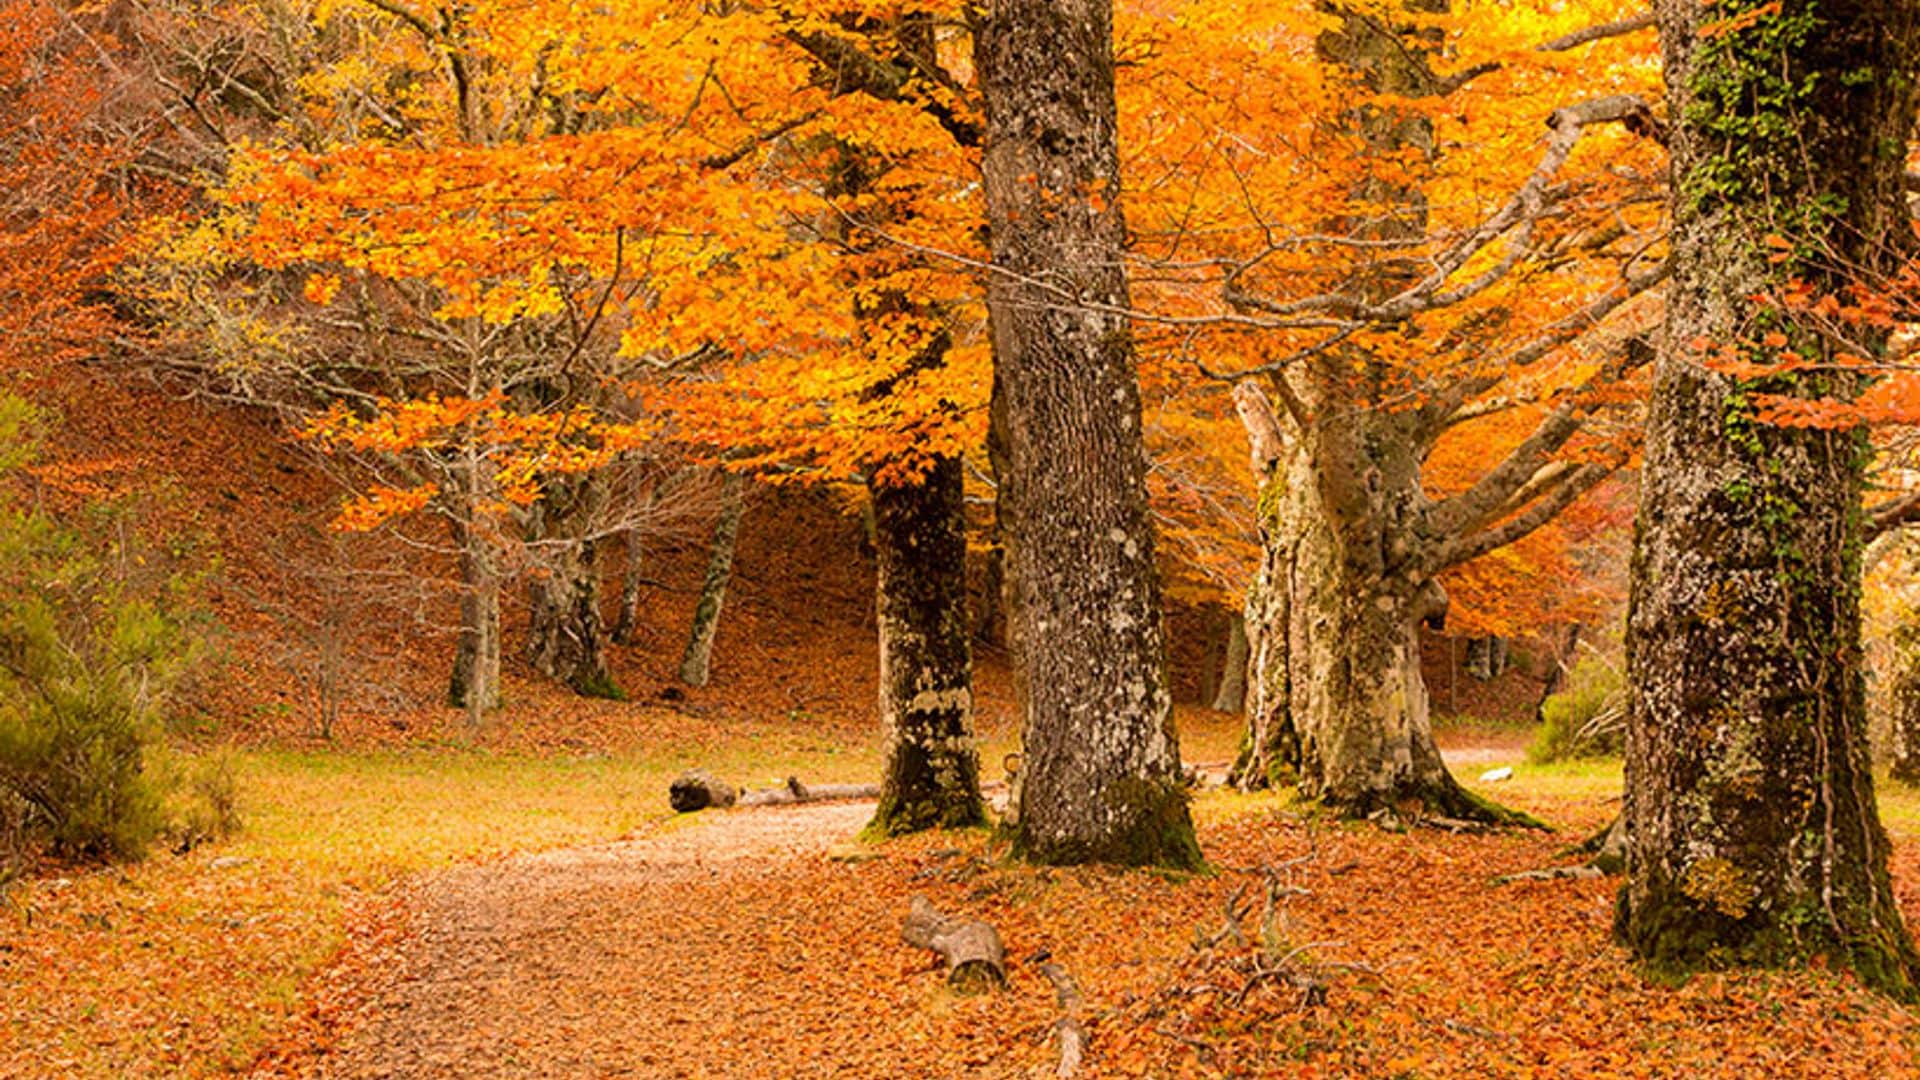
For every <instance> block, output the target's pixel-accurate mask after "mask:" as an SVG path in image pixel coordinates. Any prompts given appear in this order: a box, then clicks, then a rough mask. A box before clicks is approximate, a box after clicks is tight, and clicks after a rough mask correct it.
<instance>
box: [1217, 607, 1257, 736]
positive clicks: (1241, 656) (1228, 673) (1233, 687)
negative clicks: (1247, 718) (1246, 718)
mask: <svg viewBox="0 0 1920 1080" xmlns="http://www.w3.org/2000/svg"><path fill="white" fill-rule="evenodd" d="M1248 652H1249V648H1248V645H1247V617H1246V615H1245V614H1244V613H1242V612H1238V611H1236V612H1233V613H1232V614H1230V615H1229V616H1228V617H1227V654H1226V656H1224V657H1222V658H1221V661H1220V688H1219V689H1218V690H1217V691H1215V692H1214V695H1213V708H1214V711H1215V712H1231V713H1237V712H1239V711H1240V710H1242V709H1244V708H1246V707H1247V656H1248Z"/></svg>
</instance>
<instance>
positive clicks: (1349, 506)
mask: <svg viewBox="0 0 1920 1080" xmlns="http://www.w3.org/2000/svg"><path fill="white" fill-rule="evenodd" d="M1235 398H1236V404H1237V405H1238V407H1239V410H1240V414H1241V419H1242V421H1243V423H1245V424H1246V426H1247V430H1248V436H1249V440H1250V442H1251V443H1252V445H1253V447H1254V465H1255V468H1256V469H1258V470H1260V474H1261V476H1262V477H1263V480H1262V483H1261V488H1260V502H1259V507H1260V536H1261V547H1262V561H1261V568H1260V572H1259V576H1258V578H1257V579H1256V582H1255V587H1254V594H1253V597H1252V599H1251V600H1250V602H1249V604H1248V612H1249V617H1250V619H1251V620H1252V625H1250V626H1249V628H1248V631H1249V635H1250V636H1251V638H1252V639H1253V655H1254V661H1253V675H1252V678H1253V686H1252V701H1251V704H1250V706H1249V708H1248V714H1247V722H1248V729H1247V730H1248V734H1247V738H1246V740H1245V742H1244V744H1243V752H1242V757H1241V760H1240V762H1238V763H1237V764H1236V767H1235V770H1234V775H1233V781H1234V783H1236V784H1237V785H1238V786H1240V787H1242V788H1244V789H1254V788H1261V787H1267V786H1271V785H1275V784H1278V783H1281V782H1283V781H1284V780H1286V779H1293V780H1295V781H1297V783H1298V784H1299V787H1300V791H1301V793H1302V794H1304V795H1306V796H1307V797H1309V798H1312V799H1316V800H1319V801H1321V802H1323V803H1325V804H1326V805H1328V806H1330V807H1332V808H1334V809H1336V810H1338V811H1340V812H1341V813H1344V814H1350V815H1355V816H1367V815H1370V814H1373V813H1376V812H1385V813H1390V814H1392V815H1395V816H1396V817H1408V816H1411V817H1419V816H1422V815H1437V816H1440V817H1447V818H1458V819H1463V820H1472V821H1489V822H1510V823H1512V822H1524V821H1526V820H1528V819H1525V818H1524V817H1523V816H1522V815H1517V814H1513V813H1511V812H1508V811H1505V810H1502V809H1501V808H1499V807H1496V806H1493V805H1492V804H1490V803H1487V802H1486V801H1485V800H1482V799H1480V798H1478V797H1476V796H1474V795H1472V794H1470V793H1469V792H1467V791H1466V790H1465V789H1463V788H1461V787H1460V785H1459V784H1458V783H1456V782H1455V781H1454V779H1453V777H1452V775H1451V774H1449V773H1448V772H1447V769H1446V765H1445V763H1444V762H1442V761H1441V758H1440V751H1439V748H1438V746H1437V745H1436V744H1435V743H1434V741H1433V728H1432V723H1431V720H1430V717H1429V715H1428V702H1427V689H1426V683H1425V680H1424V679H1423V678H1422V676H1421V673H1420V637H1419V628H1420V624H1421V623H1422V622H1426V623H1428V624H1431V625H1438V624H1439V623H1441V622H1442V621H1443V620H1444V619H1445V616H1446V594H1445V592H1443V591H1442V590H1441V589H1440V586H1439V585H1438V583H1436V582H1435V581H1434V580H1433V579H1432V577H1431V575H1430V573H1429V571H1428V570H1427V564H1426V563H1425V562H1424V560H1423V559H1422V555H1423V550H1422V547H1421V539H1420V537H1419V536H1418V535H1417V533H1416V532H1415V530H1414V529H1412V528H1411V527H1410V526H1409V524H1408V523H1409V522H1410V521H1414V520H1417V516H1418V512H1419V510H1420V509H1422V508H1423V507H1424V506H1425V505H1426V497H1425V495H1424V494H1423V493H1422V492H1421V491H1420V489H1419V486H1418V485H1419V461H1418V460H1417V457H1416V448H1417V446H1418V445H1419V443H1418V441H1417V440H1415V439H1413V438H1411V437H1409V436H1408V435H1407V434H1406V433H1405V432H1402V431H1398V430H1395V429H1394V428H1395V425H1399V424H1401V423H1404V422H1405V421H1404V420H1403V419H1402V418H1401V417H1399V416H1397V415H1394V414H1381V415H1375V414H1371V413H1366V412H1358V413H1354V414H1352V415H1351V416H1349V417H1348V418H1346V419H1345V420H1344V421H1343V422H1344V423H1347V424H1352V425H1364V424H1372V425H1375V426H1377V427H1378V428H1380V429H1381V430H1366V431H1360V432H1358V433H1355V432H1348V431H1344V430H1342V429H1341V428H1340V427H1338V426H1337V425H1336V424H1335V423H1333V422H1331V421H1329V422H1327V423H1326V424H1324V425H1316V427H1315V428H1314V429H1313V430H1310V431H1308V432H1307V433H1306V438H1305V439H1302V438H1300V437H1298V433H1297V432H1296V431H1295V430H1294V429H1293V428H1292V426H1291V425H1290V424H1286V423H1283V421H1281V420H1280V418H1278V417H1277V416H1276V415H1275V414H1274V412H1273V410H1272V408H1271V406H1270V405H1268V403H1267V402H1266V399H1265V398H1264V396H1262V395H1261V394H1260V393H1259V392H1258V391H1257V390H1255V389H1254V388H1253V387H1252V386H1250V385H1243V386H1242V387H1239V388H1237V389H1236V390H1235ZM1361 476H1365V477H1367V478H1368V479H1367V482H1366V483H1365V484H1351V483H1346V481H1348V480H1351V479H1352V478H1358V477H1361ZM1329 490H1333V491H1335V492H1336V493H1338V495H1339V498H1338V500H1330V499H1329V498H1328V497H1327V496H1326V492H1327V491H1329Z"/></svg>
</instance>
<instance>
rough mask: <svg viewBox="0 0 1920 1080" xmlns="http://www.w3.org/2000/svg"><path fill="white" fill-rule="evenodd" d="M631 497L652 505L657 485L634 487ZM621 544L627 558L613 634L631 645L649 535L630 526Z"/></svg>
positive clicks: (636, 629) (619, 642)
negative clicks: (645, 487) (642, 489)
mask: <svg viewBox="0 0 1920 1080" xmlns="http://www.w3.org/2000/svg"><path fill="white" fill-rule="evenodd" d="M662 482H663V483H664V481H662ZM634 486H635V487H637V486H638V485H637V484H636V485H634ZM629 497H630V498H632V499H634V500H635V501H637V502H639V503H640V504H641V506H642V507H646V506H650V505H652V503H653V500H654V499H656V498H657V497H658V489H657V488H654V487H649V488H647V490H646V491H645V492H640V491H633V492H631V493H630V494H629ZM641 516H642V517H644V516H645V515H644V514H642V515H641ZM621 546H622V547H623V548H624V549H625V555H626V558H625V560H624V562H623V565H622V567H621V572H620V606H619V610H618V612H617V614H615V615H614V619H613V634H612V637H613V642H614V644H616V645H631V644H633V643H634V641H635V640H636V635H637V634H639V632H640V588H641V586H642V585H644V584H645V583H646V569H647V543H646V535H645V534H644V533H643V532H642V531H641V529H640V527H639V526H637V525H635V526H631V527H629V528H628V529H627V530H626V531H625V532H624V533H623V534H622V536H621Z"/></svg>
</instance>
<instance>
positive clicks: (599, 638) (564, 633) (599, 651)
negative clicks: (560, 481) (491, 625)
mask: <svg viewBox="0 0 1920 1080" xmlns="http://www.w3.org/2000/svg"><path fill="white" fill-rule="evenodd" d="M597 553H598V546H597V545H596V544H595V543H594V542H593V541H591V540H580V541H576V542H573V543H569V544H566V545H564V546H562V547H560V548H559V549H557V550H555V551H554V552H553V553H552V557H550V558H549V559H548V560H547V565H546V566H545V567H543V569H544V571H545V572H544V573H542V574H539V575H538V576H536V577H534V578H533V580H532V581H530V582H529V583H528V585H527V603H528V626H527V634H528V641H527V659H528V661H529V662H530V663H532V665H533V668H534V670H535V671H538V672H539V673H540V674H542V675H545V676H547V677H548V678H550V679H553V680H554V681H556V682H558V683H560V684H561V685H563V686H565V687H567V688H568V689H569V690H572V691H573V692H574V693H576V694H580V695H582V696H584V697H597V698H612V699H614V700H616V701H621V700H625V698H626V694H625V693H624V692H623V691H622V690H621V689H620V686H619V684H618V683H616V682H614V681H613V673H612V672H610V671H608V670H607V657H606V647H605V644H604V642H605V635H604V634H603V633H602V631H601V622H600V566H599V559H598V558H597V557H596V556H597Z"/></svg>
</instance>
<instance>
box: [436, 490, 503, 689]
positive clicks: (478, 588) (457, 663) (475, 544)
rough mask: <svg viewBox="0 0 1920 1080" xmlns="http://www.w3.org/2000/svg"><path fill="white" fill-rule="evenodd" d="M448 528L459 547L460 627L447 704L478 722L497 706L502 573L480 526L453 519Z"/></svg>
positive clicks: (449, 680) (448, 684) (448, 686)
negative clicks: (450, 529) (464, 712)
mask: <svg viewBox="0 0 1920 1080" xmlns="http://www.w3.org/2000/svg"><path fill="white" fill-rule="evenodd" d="M452 530H453V539H454V544H455V546H456V547H457V548H458V550H459V572H460V630H459V637H458V640H457V643H456V644H455V646H454V654H453V674H452V676H451V677H450V678H449V679H448V681H447V704H448V705H449V706H451V707H453V708H456V709H465V710H466V711H467V720H468V723H469V724H470V725H473V726H477V725H478V724H479V723H480V719H481V718H482V717H483V716H484V715H485V714H486V713H487V712H489V711H491V710H493V709H496V708H499V706H500V576H499V570H498V569H497V567H496V566H495V561H494V557H493V552H492V550H491V549H490V548H489V547H488V546H487V542H486V539H485V537H484V536H482V535H481V531H480V530H479V529H477V528H475V527H474V525H473V524H471V523H470V522H469V521H468V520H463V519H459V518H456V519H455V520H454V521H453V524H452Z"/></svg>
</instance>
